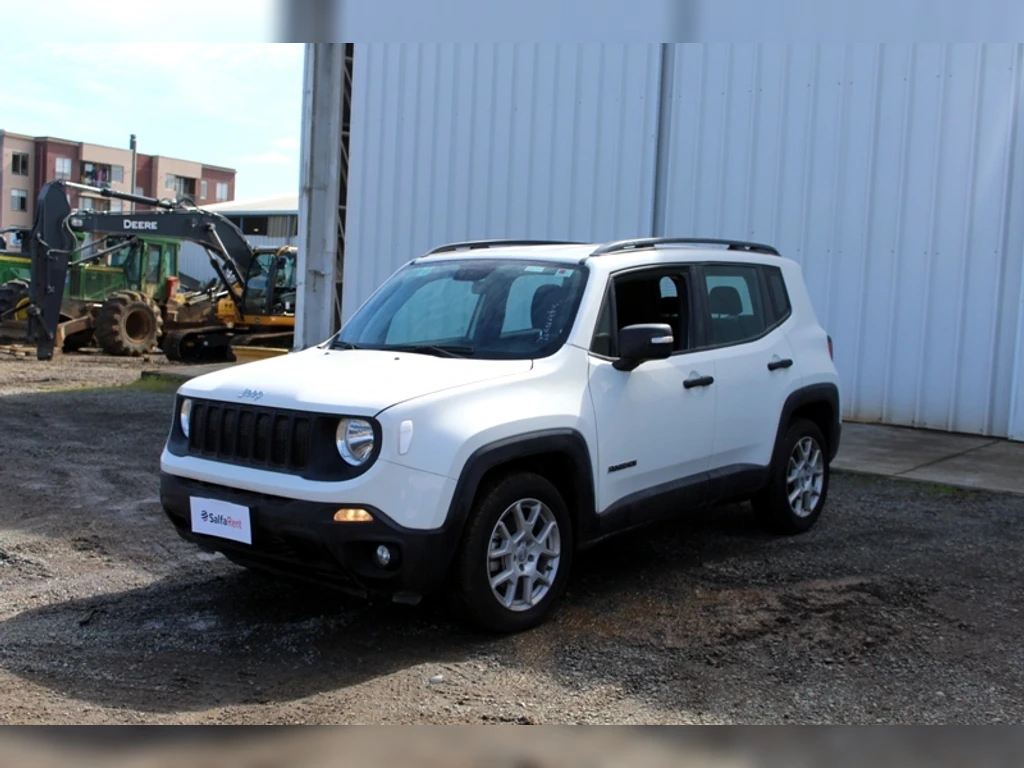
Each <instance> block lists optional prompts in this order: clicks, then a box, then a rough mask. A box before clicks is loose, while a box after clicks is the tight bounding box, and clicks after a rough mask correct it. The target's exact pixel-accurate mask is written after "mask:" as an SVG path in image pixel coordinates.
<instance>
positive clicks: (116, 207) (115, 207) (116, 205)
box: [110, 200, 121, 213]
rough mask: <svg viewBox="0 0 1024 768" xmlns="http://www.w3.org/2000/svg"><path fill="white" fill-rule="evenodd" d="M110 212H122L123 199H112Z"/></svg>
mask: <svg viewBox="0 0 1024 768" xmlns="http://www.w3.org/2000/svg"><path fill="white" fill-rule="evenodd" d="M110 212H111V213H120V212H121V201H120V200H111V201H110Z"/></svg>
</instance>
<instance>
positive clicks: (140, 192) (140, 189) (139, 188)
mask: <svg viewBox="0 0 1024 768" xmlns="http://www.w3.org/2000/svg"><path fill="white" fill-rule="evenodd" d="M135 194H136V195H142V194H145V191H144V190H143V189H142V187H136V188H135Z"/></svg>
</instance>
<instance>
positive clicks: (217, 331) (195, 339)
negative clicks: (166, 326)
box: [161, 325, 231, 363]
mask: <svg viewBox="0 0 1024 768" xmlns="http://www.w3.org/2000/svg"><path fill="white" fill-rule="evenodd" d="M230 342H231V336H230V335H229V333H228V331H227V329H225V328H224V326H222V325H211V326H206V327H201V328H182V329H179V330H173V331H168V332H167V333H165V334H164V338H163V341H162V343H161V349H162V350H163V353H164V355H165V356H166V357H167V359H168V360H172V361H174V362H180V363H193V362H204V363H207V362H229V361H230V360H231V354H230Z"/></svg>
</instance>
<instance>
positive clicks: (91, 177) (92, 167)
mask: <svg viewBox="0 0 1024 768" xmlns="http://www.w3.org/2000/svg"><path fill="white" fill-rule="evenodd" d="M114 168H121V166H119V165H115V166H110V165H99V164H98V163H82V182H83V183H84V184H90V185H92V186H94V187H109V186H110V183H111V181H114V170H113V169H114ZM121 178H122V179H123V178H124V168H121Z"/></svg>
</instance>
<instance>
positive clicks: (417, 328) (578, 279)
mask: <svg viewBox="0 0 1024 768" xmlns="http://www.w3.org/2000/svg"><path fill="white" fill-rule="evenodd" d="M586 278H587V272H586V270H585V269H583V268H582V267H577V266H573V265H563V264H550V263H538V262H530V261H525V260H523V261H519V260H505V259H502V260H498V259H477V260H469V259H467V260H460V261H439V262H437V263H435V264H430V263H422V262H421V263H418V264H411V265H408V266H406V267H405V268H403V269H402V270H400V271H399V272H398V273H397V274H395V275H394V276H393V277H392V278H391V279H390V280H388V281H387V282H386V283H385V284H384V285H383V286H382V287H381V288H380V290H379V291H377V293H375V294H374V295H373V296H372V297H371V298H370V300H369V301H368V302H367V303H366V304H364V305H363V306H362V307H361V308H360V309H359V310H358V311H357V312H356V313H355V315H354V316H353V317H352V319H351V320H350V321H349V322H348V323H347V324H346V325H345V327H344V328H343V329H342V330H341V333H339V334H338V336H337V337H336V338H335V340H334V342H333V346H335V347H348V348H351V347H358V348H368V349H406V350H407V349H413V350H414V351H422V352H424V353H428V354H442V355H445V356H457V357H474V358H488V359H525V358H534V357H545V356H547V355H550V354H552V353H554V352H555V351H556V350H558V349H559V347H561V346H562V344H564V343H565V339H566V337H567V336H568V334H569V331H570V329H571V328H572V323H573V320H574V318H575V317H576V310H577V308H578V307H579V302H580V297H581V296H582V293H583V286H584V285H585V283H586Z"/></svg>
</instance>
